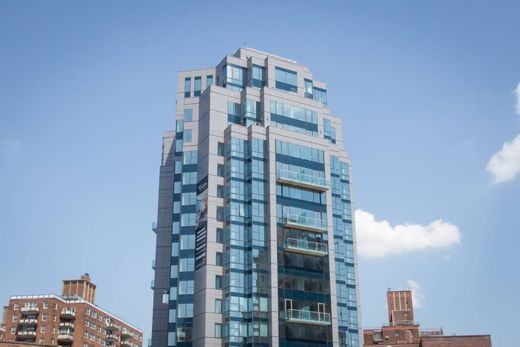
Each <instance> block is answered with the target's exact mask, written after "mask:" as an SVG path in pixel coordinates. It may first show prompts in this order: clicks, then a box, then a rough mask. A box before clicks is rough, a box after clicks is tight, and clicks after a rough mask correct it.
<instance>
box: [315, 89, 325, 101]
mask: <svg viewBox="0 0 520 347" xmlns="http://www.w3.org/2000/svg"><path fill="white" fill-rule="evenodd" d="M313 91H314V100H316V101H319V102H321V103H322V104H323V105H327V91H326V90H325V89H321V88H314V89H313Z"/></svg>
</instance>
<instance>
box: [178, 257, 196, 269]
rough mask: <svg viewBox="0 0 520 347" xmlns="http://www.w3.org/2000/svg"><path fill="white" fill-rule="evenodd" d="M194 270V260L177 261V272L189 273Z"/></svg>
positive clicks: (182, 259) (183, 259)
mask: <svg viewBox="0 0 520 347" xmlns="http://www.w3.org/2000/svg"><path fill="white" fill-rule="evenodd" d="M194 270H195V258H181V259H180V260H179V271H180V272H190V271H194Z"/></svg>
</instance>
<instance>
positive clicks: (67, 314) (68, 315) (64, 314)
mask: <svg viewBox="0 0 520 347" xmlns="http://www.w3.org/2000/svg"><path fill="white" fill-rule="evenodd" d="M60 317H61V318H63V319H74V318H76V311H74V310H72V309H70V308H64V309H62V310H61V313H60Z"/></svg>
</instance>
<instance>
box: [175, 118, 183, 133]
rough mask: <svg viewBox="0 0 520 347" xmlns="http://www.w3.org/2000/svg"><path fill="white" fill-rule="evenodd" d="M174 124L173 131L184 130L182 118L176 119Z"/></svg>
mask: <svg viewBox="0 0 520 347" xmlns="http://www.w3.org/2000/svg"><path fill="white" fill-rule="evenodd" d="M175 124H176V125H175V131H176V132H178V133H182V131H183V130H184V122H183V121H182V120H177V121H176V122H175Z"/></svg>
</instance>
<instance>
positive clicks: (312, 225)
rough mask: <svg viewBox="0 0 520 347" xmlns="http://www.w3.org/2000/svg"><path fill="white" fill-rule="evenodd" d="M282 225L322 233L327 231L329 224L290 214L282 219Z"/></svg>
mask: <svg viewBox="0 0 520 347" xmlns="http://www.w3.org/2000/svg"><path fill="white" fill-rule="evenodd" d="M282 223H283V225H284V226H285V227H287V228H293V229H301V230H307V231H313V232H318V233H322V232H324V231H327V222H326V221H324V220H321V219H316V218H312V217H307V216H305V215H299V216H298V215H294V214H288V215H286V216H284V217H283V218H282Z"/></svg>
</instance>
